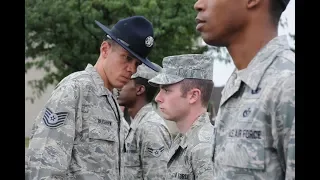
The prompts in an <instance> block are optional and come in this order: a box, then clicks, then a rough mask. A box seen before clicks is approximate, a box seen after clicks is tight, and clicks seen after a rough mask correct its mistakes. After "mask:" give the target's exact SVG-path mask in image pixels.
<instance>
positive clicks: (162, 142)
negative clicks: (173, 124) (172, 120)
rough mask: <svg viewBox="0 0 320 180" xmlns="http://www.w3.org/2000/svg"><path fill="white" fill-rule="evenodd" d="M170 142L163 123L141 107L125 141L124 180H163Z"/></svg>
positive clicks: (145, 108) (149, 107) (147, 106)
mask: <svg viewBox="0 0 320 180" xmlns="http://www.w3.org/2000/svg"><path fill="white" fill-rule="evenodd" d="M171 141H172V140H171V135H170V131H169V129H168V127H167V125H166V123H165V121H164V120H163V119H162V118H161V117H160V116H159V115H158V114H157V113H156V112H155V111H154V110H153V107H152V104H151V103H149V104H147V105H145V106H143V107H142V108H141V109H140V110H139V111H138V113H137V115H136V116H135V117H134V119H133V120H132V123H131V125H130V129H129V134H128V135H127V137H126V138H125V148H124V152H125V153H124V154H125V162H124V166H125V167H124V177H125V178H124V179H126V180H139V179H150V180H151V179H152V180H163V179H165V175H166V171H167V162H168V151H169V148H170V147H171Z"/></svg>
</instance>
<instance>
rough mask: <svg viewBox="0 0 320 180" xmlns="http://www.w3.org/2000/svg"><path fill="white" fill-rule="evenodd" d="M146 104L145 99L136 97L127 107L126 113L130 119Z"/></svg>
mask: <svg viewBox="0 0 320 180" xmlns="http://www.w3.org/2000/svg"><path fill="white" fill-rule="evenodd" d="M146 104H148V102H147V101H145V100H144V99H142V98H137V100H136V102H135V104H134V105H133V106H132V107H128V113H129V115H130V117H131V118H132V119H134V117H135V116H136V115H137V113H138V112H139V111H140V109H141V108H143V106H145V105H146Z"/></svg>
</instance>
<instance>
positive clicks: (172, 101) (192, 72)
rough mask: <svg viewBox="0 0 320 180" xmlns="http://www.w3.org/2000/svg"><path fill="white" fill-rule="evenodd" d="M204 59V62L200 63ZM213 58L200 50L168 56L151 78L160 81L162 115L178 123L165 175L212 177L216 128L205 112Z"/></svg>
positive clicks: (170, 176)
mask: <svg viewBox="0 0 320 180" xmlns="http://www.w3.org/2000/svg"><path fill="white" fill-rule="evenodd" d="M198 62H201V63H198ZM212 73H213V60H212V59H211V58H209V57H207V56H204V55H201V54H186V55H177V56H169V57H165V58H164V60H163V70H162V72H161V73H159V74H158V75H157V76H156V77H154V78H152V79H151V80H149V83H150V84H152V85H155V86H157V85H160V88H161V90H160V92H159V94H158V95H157V96H156V101H157V102H158V104H159V108H160V110H161V111H162V113H163V116H164V117H165V118H166V119H168V120H171V121H175V122H176V123H177V127H178V129H179V133H178V135H177V136H176V138H175V140H174V142H173V145H172V148H171V149H170V154H169V162H168V165H167V167H168V173H167V176H166V179H168V180H171V179H189V180H195V179H199V180H211V179H212V178H213V162H212V153H213V142H214V141H213V140H214V137H213V134H214V129H213V126H212V124H211V123H210V119H209V114H208V113H207V112H206V110H207V106H208V100H209V98H210V96H211V92H212V88H213V82H212V77H213V76H212Z"/></svg>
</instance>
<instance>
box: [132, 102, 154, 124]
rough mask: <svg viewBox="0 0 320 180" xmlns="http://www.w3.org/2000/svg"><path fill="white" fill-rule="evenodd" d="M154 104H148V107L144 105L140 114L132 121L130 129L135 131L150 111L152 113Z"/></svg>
mask: <svg viewBox="0 0 320 180" xmlns="http://www.w3.org/2000/svg"><path fill="white" fill-rule="evenodd" d="M152 110H153V109H152V104H151V103H148V104H146V105H144V106H143V107H142V108H141V109H140V110H139V111H138V113H137V114H136V116H135V117H134V119H133V120H132V121H131V125H130V128H131V129H133V130H135V129H136V128H137V127H138V125H139V123H140V121H141V120H142V118H143V117H144V116H145V115H146V114H147V113H148V112H150V111H152Z"/></svg>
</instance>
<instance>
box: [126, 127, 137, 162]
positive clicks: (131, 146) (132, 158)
mask: <svg viewBox="0 0 320 180" xmlns="http://www.w3.org/2000/svg"><path fill="white" fill-rule="evenodd" d="M137 144H138V143H137V142H136V139H135V138H134V131H133V130H132V129H131V131H130V132H129V134H128V136H127V138H126V140H125V145H124V148H125V149H124V155H125V166H128V167H138V166H140V150H139V148H138V147H137Z"/></svg>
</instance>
